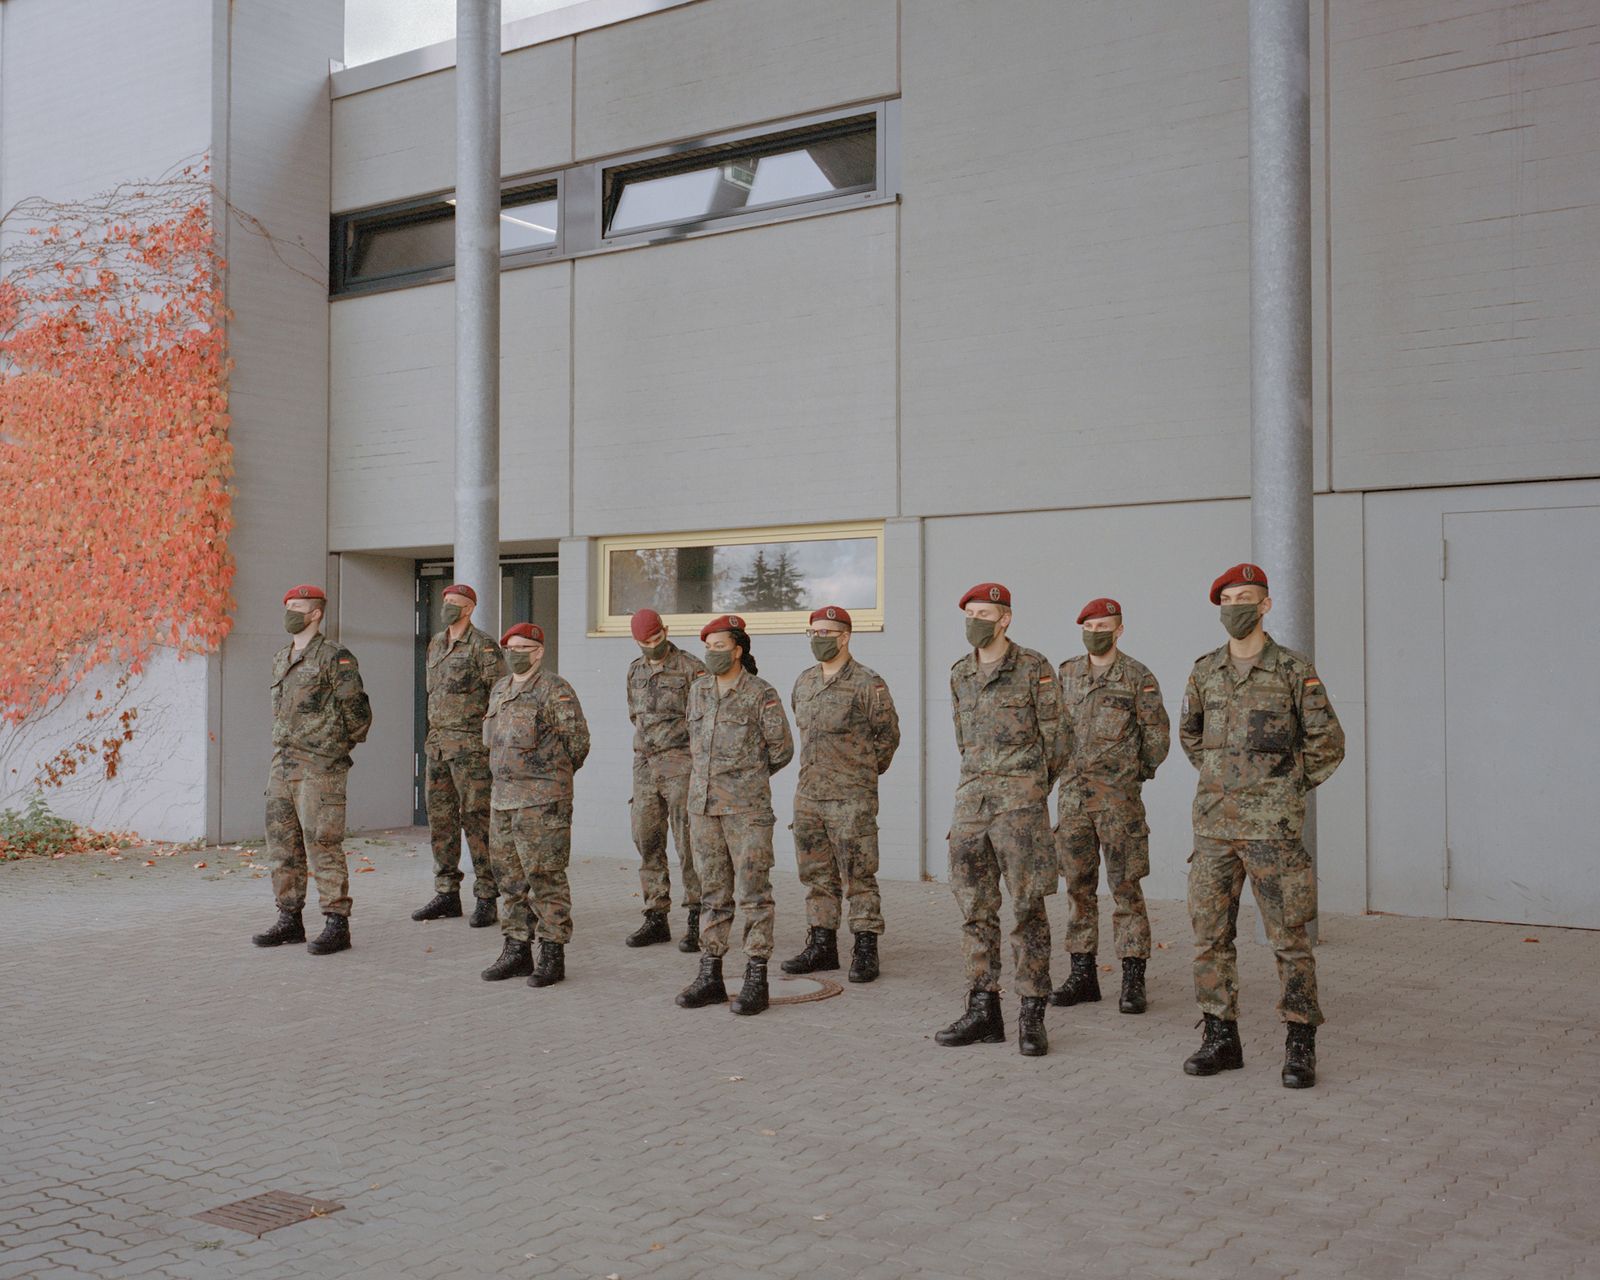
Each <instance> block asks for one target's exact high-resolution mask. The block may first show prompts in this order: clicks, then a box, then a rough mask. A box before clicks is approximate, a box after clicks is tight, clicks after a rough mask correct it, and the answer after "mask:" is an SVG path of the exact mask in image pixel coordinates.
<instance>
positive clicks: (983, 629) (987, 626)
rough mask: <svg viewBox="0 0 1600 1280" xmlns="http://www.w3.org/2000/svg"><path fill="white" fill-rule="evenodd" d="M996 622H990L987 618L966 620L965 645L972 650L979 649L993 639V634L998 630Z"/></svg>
mask: <svg viewBox="0 0 1600 1280" xmlns="http://www.w3.org/2000/svg"><path fill="white" fill-rule="evenodd" d="M999 626H1000V624H999V623H998V622H991V621H990V620H989V619H987V618H968V619H967V643H968V644H970V645H971V646H972V647H973V648H974V649H981V648H983V647H984V645H986V644H988V643H989V641H991V640H993V639H994V633H995V631H996V630H997V629H998V628H999Z"/></svg>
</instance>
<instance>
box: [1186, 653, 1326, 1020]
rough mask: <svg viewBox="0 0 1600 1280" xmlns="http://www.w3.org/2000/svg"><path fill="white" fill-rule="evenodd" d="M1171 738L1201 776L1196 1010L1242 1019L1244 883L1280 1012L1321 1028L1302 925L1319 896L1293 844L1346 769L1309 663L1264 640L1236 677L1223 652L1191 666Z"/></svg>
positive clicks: (1192, 897) (1192, 912) (1193, 913)
mask: <svg viewBox="0 0 1600 1280" xmlns="http://www.w3.org/2000/svg"><path fill="white" fill-rule="evenodd" d="M1178 734H1179V738H1180V740H1181V741H1182V743H1183V750H1184V753H1185V754H1186V755H1187V756H1188V757H1189V760H1190V762H1191V763H1192V764H1193V765H1194V766H1195V768H1197V769H1199V770H1200V784H1199V787H1198V788H1197V789H1196V792H1195V798H1194V853H1193V854H1192V855H1191V857H1190V859H1189V919H1190V922H1191V923H1192V924H1193V926H1194V940H1195V958H1194V985H1195V996H1196V998H1197V999H1198V1000H1199V1003H1200V1009H1201V1011H1202V1012H1203V1013H1209V1014H1212V1015H1214V1016H1215V1017H1218V1018H1222V1019H1224V1020H1226V1021H1233V1020H1236V1019H1237V1017H1238V1001H1239V969H1238V962H1237V952H1236V950H1235V948H1234V937H1235V924H1236V922H1237V920H1238V915H1239V895H1240V893H1241V892H1242V890H1243V888H1244V881H1245V878H1246V877H1247V876H1248V877H1249V879H1250V887H1251V890H1252V892H1253V893H1254V895H1255V900H1256V906H1257V907H1258V908H1259V909H1260V911H1261V919H1262V923H1263V925H1264V927H1265V928H1266V932H1267V939H1268V941H1269V942H1271V944H1272V949H1273V951H1274V952H1275V953H1276V954H1277V958H1278V979H1279V982H1280V984H1281V985H1282V998H1281V999H1280V1001H1279V1003H1278V1012H1279V1013H1280V1014H1281V1015H1282V1017H1283V1019H1284V1021H1286V1022H1305V1023H1309V1024H1310V1025H1312V1026H1316V1025H1317V1024H1318V1023H1320V1022H1321V1021H1322V1010H1321V1009H1320V1008H1319V1007H1318V1005H1317V970H1316V963H1315V961H1314V960H1313V959H1312V955H1311V942H1310V939H1309V938H1308V937H1307V934H1306V922H1307V921H1308V920H1311V919H1313V918H1314V917H1315V916H1316V914H1317V885H1316V878H1315V874H1314V872H1313V870H1312V866H1311V858H1310V856H1309V854H1307V852H1306V848H1305V845H1304V844H1302V843H1301V839H1300V833H1301V826H1302V824H1303V823H1304V821H1305V811H1306V801H1305V797H1306V792H1307V791H1309V790H1311V788H1312V787H1315V786H1318V785H1320V784H1321V783H1323V782H1325V781H1327V779H1328V778H1329V777H1331V776H1332V774H1333V771H1334V770H1335V769H1337V768H1338V767H1339V762H1340V761H1341V760H1343V759H1344V730H1343V729H1342V728H1341V727H1340V725H1339V718H1338V716H1336V715H1335V714H1334V712H1333V708H1332V707H1331V706H1329V705H1328V694H1327V690H1326V689H1324V688H1323V685H1322V681H1321V679H1319V678H1318V676H1317V672H1316V669H1315V668H1314V667H1313V666H1312V665H1311V660H1310V659H1309V658H1307V657H1306V656H1305V655H1303V654H1299V653H1295V652H1294V651H1293V650H1291V649H1285V648H1282V647H1281V646H1280V645H1279V644H1278V643H1277V642H1276V641H1274V640H1273V639H1272V638H1271V637H1270V636H1268V637H1267V644H1266V648H1265V649H1263V650H1262V651H1261V654H1260V656H1259V658H1258V659H1257V662H1256V665H1255V666H1254V667H1252V668H1251V669H1250V671H1249V672H1248V673H1247V674H1246V675H1244V676H1242V677H1241V676H1240V675H1238V673H1237V672H1236V671H1235V670H1234V667H1233V663H1232V660H1231V659H1230V657H1229V654H1228V646H1227V645H1223V646H1222V647H1221V648H1220V649H1217V650H1216V651H1214V652H1212V653H1208V654H1206V655H1205V657H1203V658H1201V659H1200V660H1199V661H1198V662H1196V663H1195V664H1194V670H1193V671H1192V672H1191V673H1190V675H1189V684H1188V687H1187V688H1186V689H1185V690H1184V694H1183V710H1182V712H1181V713H1180V716H1179V720H1178Z"/></svg>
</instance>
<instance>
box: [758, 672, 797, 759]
mask: <svg viewBox="0 0 1600 1280" xmlns="http://www.w3.org/2000/svg"><path fill="white" fill-rule="evenodd" d="M761 736H762V737H763V738H765V739H766V740H767V772H768V773H769V774H773V773H777V772H778V770H779V769H781V768H783V766H784V765H786V764H788V763H789V761H791V760H793V759H794V737H793V735H791V734H790V732H789V717H788V716H786V715H784V714H783V699H782V698H781V697H779V696H778V691H777V690H776V689H772V688H770V687H769V689H768V692H767V693H766V694H764V695H763V696H762V701H761Z"/></svg>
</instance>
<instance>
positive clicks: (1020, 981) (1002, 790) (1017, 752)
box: [949, 643, 1072, 996]
mask: <svg viewBox="0 0 1600 1280" xmlns="http://www.w3.org/2000/svg"><path fill="white" fill-rule="evenodd" d="M950 699H951V702H952V704H953V709H954V713H955V727H956V747H957V748H958V749H959V750H960V752H961V780H960V782H959V783H958V784H957V786H956V805H955V817H954V820H953V821H952V823H951V826H950V835H949V840H950V887H951V888H952V889H953V890H954V891H955V895H956V901H957V902H958V903H959V904H960V906H961V916H962V922H963V923H962V939H961V941H962V954H963V957H964V959H965V962H966V977H967V987H968V989H969V990H973V991H998V990H999V985H1000V880H1001V877H1002V876H1004V878H1005V882H1006V888H1007V889H1009V890H1010V892H1011V905H1012V914H1013V917H1014V920H1015V927H1014V928H1013V929H1012V931H1011V961H1012V966H1013V967H1014V968H1015V969H1016V975H1017V976H1016V982H1017V993H1018V994H1019V995H1023V996H1048V995H1049V994H1050V918H1049V917H1048V916H1047V915H1046V914H1045V907H1044V899H1045V895H1047V894H1051V893H1054V892H1055V890H1056V857H1055V847H1054V845H1053V843H1052V841H1051V837H1050V808H1049V797H1050V788H1051V786H1052V785H1053V784H1054V783H1055V780H1056V778H1057V776H1058V775H1059V774H1060V773H1061V770H1062V769H1063V768H1064V767H1065V765H1066V762H1067V757H1068V756H1069V755H1070V754H1071V750H1072V730H1071V727H1070V726H1069V725H1068V723H1067V718H1066V716H1065V715H1064V714H1063V713H1062V709H1061V690H1060V686H1059V685H1058V684H1057V683H1056V676H1055V672H1054V670H1052V669H1051V666H1050V660H1049V659H1048V658H1046V657H1045V656H1044V655H1043V654H1042V653H1036V652H1034V651H1033V650H1032V649H1024V648H1022V647H1021V646H1020V645H1018V644H1015V643H1009V644H1008V645H1007V647H1006V653H1005V656H1004V657H1003V658H1001V660H1000V661H999V663H998V664H996V666H995V667H994V669H993V670H992V671H990V672H988V673H987V674H986V675H984V674H980V673H979V670H978V658H977V654H976V653H968V654H967V655H966V657H964V658H962V659H961V660H960V661H959V662H957V663H956V664H955V665H954V666H953V667H951V668H950Z"/></svg>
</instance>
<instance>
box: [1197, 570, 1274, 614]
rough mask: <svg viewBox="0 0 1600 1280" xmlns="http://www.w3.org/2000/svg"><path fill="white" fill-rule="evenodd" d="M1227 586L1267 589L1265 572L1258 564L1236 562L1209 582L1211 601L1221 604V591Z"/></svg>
mask: <svg viewBox="0 0 1600 1280" xmlns="http://www.w3.org/2000/svg"><path fill="white" fill-rule="evenodd" d="M1228 587H1260V588H1261V589H1262V590H1263V591H1265V590H1266V589H1267V574H1266V571H1265V570H1264V569H1262V567H1261V566H1260V565H1258V564H1236V565H1234V566H1233V568H1231V569H1226V570H1224V571H1223V573H1222V575H1221V576H1220V577H1219V578H1218V579H1217V580H1216V581H1215V582H1213V583H1212V584H1211V603H1212V604H1221V603H1222V593H1223V591H1224V590H1225V589H1227V588H1228Z"/></svg>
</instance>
